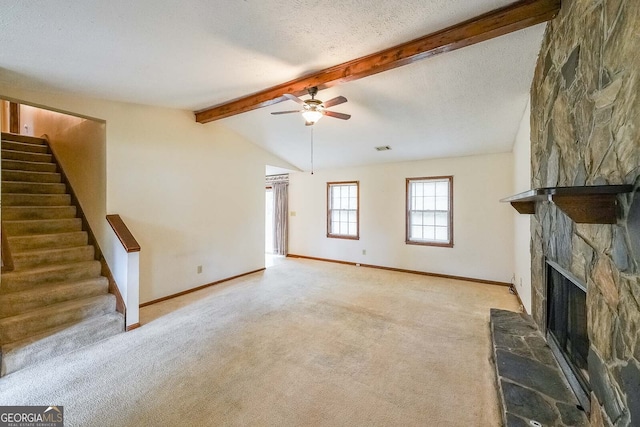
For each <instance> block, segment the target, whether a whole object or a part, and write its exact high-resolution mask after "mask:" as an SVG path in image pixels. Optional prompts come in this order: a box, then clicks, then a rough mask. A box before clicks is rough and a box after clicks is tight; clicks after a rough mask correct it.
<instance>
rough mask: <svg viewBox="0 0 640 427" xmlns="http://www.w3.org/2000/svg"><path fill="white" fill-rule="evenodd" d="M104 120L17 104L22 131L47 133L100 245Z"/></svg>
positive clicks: (102, 233)
mask: <svg viewBox="0 0 640 427" xmlns="http://www.w3.org/2000/svg"><path fill="white" fill-rule="evenodd" d="M105 128H106V126H105V123H104V122H101V121H97V120H90V119H84V118H81V117H74V116H70V115H67V114H61V113H57V112H54V111H48V110H43V109H40V108H35V107H31V106H28V105H21V106H20V130H21V131H22V132H21V133H22V134H23V135H31V136H43V135H47V136H48V137H49V144H50V146H51V149H52V150H53V152H54V153H55V155H56V158H57V159H58V160H59V161H60V163H61V165H62V168H63V170H64V172H65V174H66V176H67V178H68V179H69V182H71V186H72V187H73V189H74V191H75V193H76V196H78V199H79V200H80V206H81V207H82V210H83V212H84V214H85V216H86V217H87V221H88V222H89V225H90V226H91V230H92V231H93V233H94V235H95V236H96V239H97V240H98V243H99V244H100V247H101V248H102V247H103V246H104V244H106V242H107V240H106V239H107V238H106V236H105V235H106V234H108V233H109V231H110V227H109V225H108V224H107V223H106V221H105V220H104V218H105V215H106V211H107V208H106V206H107V201H106V199H107V196H106V192H107V182H106V181H107V149H106V138H105V136H106V133H105Z"/></svg>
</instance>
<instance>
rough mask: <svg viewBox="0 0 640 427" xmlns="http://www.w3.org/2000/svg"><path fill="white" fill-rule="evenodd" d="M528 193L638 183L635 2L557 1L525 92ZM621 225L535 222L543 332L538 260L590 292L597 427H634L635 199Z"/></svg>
mask: <svg viewBox="0 0 640 427" xmlns="http://www.w3.org/2000/svg"><path fill="white" fill-rule="evenodd" d="M531 105H532V107H531V143H532V147H531V150H532V151H531V162H532V187H533V188H537V187H555V186H573V185H601V184H633V185H634V186H635V187H634V188H635V189H638V187H639V186H640V0H564V1H563V6H562V10H561V12H560V14H559V15H558V17H556V18H555V19H554V20H553V21H551V22H550V23H549V24H548V26H547V30H546V33H545V37H544V40H543V43H542V48H541V51H540V55H539V58H538V64H537V66H536V71H535V76H534V80H533V84H532V89H531ZM633 194H634V193H632V194H630V195H625V196H621V197H620V198H619V202H620V217H619V220H618V224H616V225H590V224H575V223H573V222H572V221H571V219H569V218H568V217H567V216H566V215H565V214H564V213H563V212H562V211H560V210H559V209H557V208H556V207H555V206H554V205H553V204H550V203H538V206H537V212H536V215H534V216H532V223H531V234H532V248H531V253H532V287H533V295H532V298H533V304H532V305H533V316H534V319H535V321H536V322H537V323H538V325H539V326H540V327H541V329H542V330H544V328H545V316H546V299H545V277H544V262H545V257H547V258H549V259H551V260H553V261H555V262H557V263H558V264H560V265H562V266H563V267H564V268H566V269H568V270H569V271H571V272H572V273H573V274H574V275H575V276H577V277H578V278H580V279H581V280H583V281H584V283H586V284H587V287H588V290H587V312H588V330H589V338H590V340H591V349H590V355H589V375H590V379H591V385H592V389H593V392H592V395H591V403H592V413H591V422H592V424H593V425H596V426H599V425H615V426H629V425H633V426H640V193H637V194H638V195H637V196H636V197H635V201H634V196H633Z"/></svg>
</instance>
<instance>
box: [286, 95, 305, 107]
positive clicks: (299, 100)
mask: <svg viewBox="0 0 640 427" xmlns="http://www.w3.org/2000/svg"><path fill="white" fill-rule="evenodd" d="M282 96H284V97H285V98H287V99H290V100H291V101H293V102H297V103H298V104H300V105H304V101H303V100H302V99H300V98H298V97H297V96H295V95H291V94H290V93H285V94H284V95H282Z"/></svg>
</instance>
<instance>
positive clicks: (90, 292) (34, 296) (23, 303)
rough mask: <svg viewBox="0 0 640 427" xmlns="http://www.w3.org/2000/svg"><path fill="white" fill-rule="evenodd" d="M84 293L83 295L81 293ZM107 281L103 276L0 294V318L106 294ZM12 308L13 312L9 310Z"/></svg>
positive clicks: (107, 290) (107, 289)
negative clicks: (0, 309)
mask: <svg viewBox="0 0 640 427" xmlns="http://www.w3.org/2000/svg"><path fill="white" fill-rule="evenodd" d="M83 291H84V293H83ZM108 292H109V280H108V279H107V278H106V277H104V276H98V277H94V278H91V279H83V280H74V281H63V282H57V283H46V284H43V285H40V286H36V287H34V288H31V289H26V290H23V291H16V292H9V293H5V294H1V296H0V307H2V308H3V309H4V312H0V318H2V317H10V316H15V315H17V314H20V313H28V312H30V311H33V310H37V309H39V308H42V307H47V306H50V305H52V304H58V303H61V302H64V301H70V300H73V299H77V298H86V297H89V296H95V295H101V294H107V293H108ZM10 307H11V308H14V309H13V310H11V309H9V308H10Z"/></svg>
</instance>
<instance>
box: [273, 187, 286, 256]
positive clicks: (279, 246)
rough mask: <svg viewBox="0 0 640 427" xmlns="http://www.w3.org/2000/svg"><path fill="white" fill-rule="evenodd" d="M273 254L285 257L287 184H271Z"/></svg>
mask: <svg viewBox="0 0 640 427" xmlns="http://www.w3.org/2000/svg"><path fill="white" fill-rule="evenodd" d="M272 185H273V253H274V255H286V254H287V244H288V230H287V229H288V226H287V225H288V224H287V214H288V212H289V195H288V187H289V184H288V183H286V182H274V183H273V184H272Z"/></svg>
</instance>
